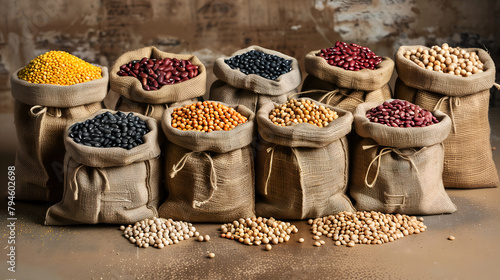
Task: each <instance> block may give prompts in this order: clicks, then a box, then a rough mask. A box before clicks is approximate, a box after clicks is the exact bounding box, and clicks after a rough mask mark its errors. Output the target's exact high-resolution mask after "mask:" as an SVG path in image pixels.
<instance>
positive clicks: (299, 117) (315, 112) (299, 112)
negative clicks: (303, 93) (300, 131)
mask: <svg viewBox="0 0 500 280" xmlns="http://www.w3.org/2000/svg"><path fill="white" fill-rule="evenodd" d="M338 117H339V116H338V114H337V112H335V111H334V110H332V109H330V108H326V107H325V106H324V105H322V104H321V105H317V104H316V103H314V102H313V101H311V100H309V99H293V98H292V99H290V100H289V101H288V102H286V103H284V104H281V105H274V109H273V110H271V112H269V119H270V120H271V121H272V122H273V123H274V124H275V125H279V126H291V125H296V124H299V123H309V124H312V125H315V126H317V127H326V126H328V124H329V123H330V122H332V121H334V120H336V119H338Z"/></svg>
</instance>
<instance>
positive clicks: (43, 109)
mask: <svg viewBox="0 0 500 280" xmlns="http://www.w3.org/2000/svg"><path fill="white" fill-rule="evenodd" d="M51 108H54V110H55V111H56V114H55V115H54V114H52V113H50V112H49V110H48V109H49V107H47V106H42V105H35V106H32V107H31V108H30V115H31V116H32V117H35V118H36V117H38V116H41V115H43V114H47V115H49V116H51V117H56V118H60V117H61V116H62V112H61V109H60V108H57V107H51Z"/></svg>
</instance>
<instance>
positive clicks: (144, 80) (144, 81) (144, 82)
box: [141, 78, 148, 86]
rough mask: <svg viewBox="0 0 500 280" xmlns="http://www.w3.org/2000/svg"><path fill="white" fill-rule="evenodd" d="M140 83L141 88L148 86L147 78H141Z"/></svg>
mask: <svg viewBox="0 0 500 280" xmlns="http://www.w3.org/2000/svg"><path fill="white" fill-rule="evenodd" d="M141 83H142V85H143V86H145V85H147V84H148V79H147V78H142V80H141Z"/></svg>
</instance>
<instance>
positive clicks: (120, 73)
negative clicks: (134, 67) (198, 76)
mask: <svg viewBox="0 0 500 280" xmlns="http://www.w3.org/2000/svg"><path fill="white" fill-rule="evenodd" d="M190 71H193V70H190ZM118 75H119V76H128V74H127V73H126V72H122V71H120V72H118Z"/></svg>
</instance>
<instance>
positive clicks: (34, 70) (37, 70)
mask: <svg viewBox="0 0 500 280" xmlns="http://www.w3.org/2000/svg"><path fill="white" fill-rule="evenodd" d="M18 77H19V78H20V79H23V80H25V81H28V82H30V83H34V84H53V85H61V86H68V85H74V84H79V83H84V82H88V81H92V80H95V79H99V78H101V77H102V75H101V68H100V67H97V66H94V65H92V64H90V63H88V62H86V61H84V60H82V59H80V58H78V57H76V56H74V55H72V54H69V53H67V52H64V51H49V52H46V53H44V54H42V55H39V56H37V57H36V58H35V59H33V60H32V61H31V62H30V63H29V64H28V65H26V67H24V68H23V69H21V70H20V71H19V73H18Z"/></svg>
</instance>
